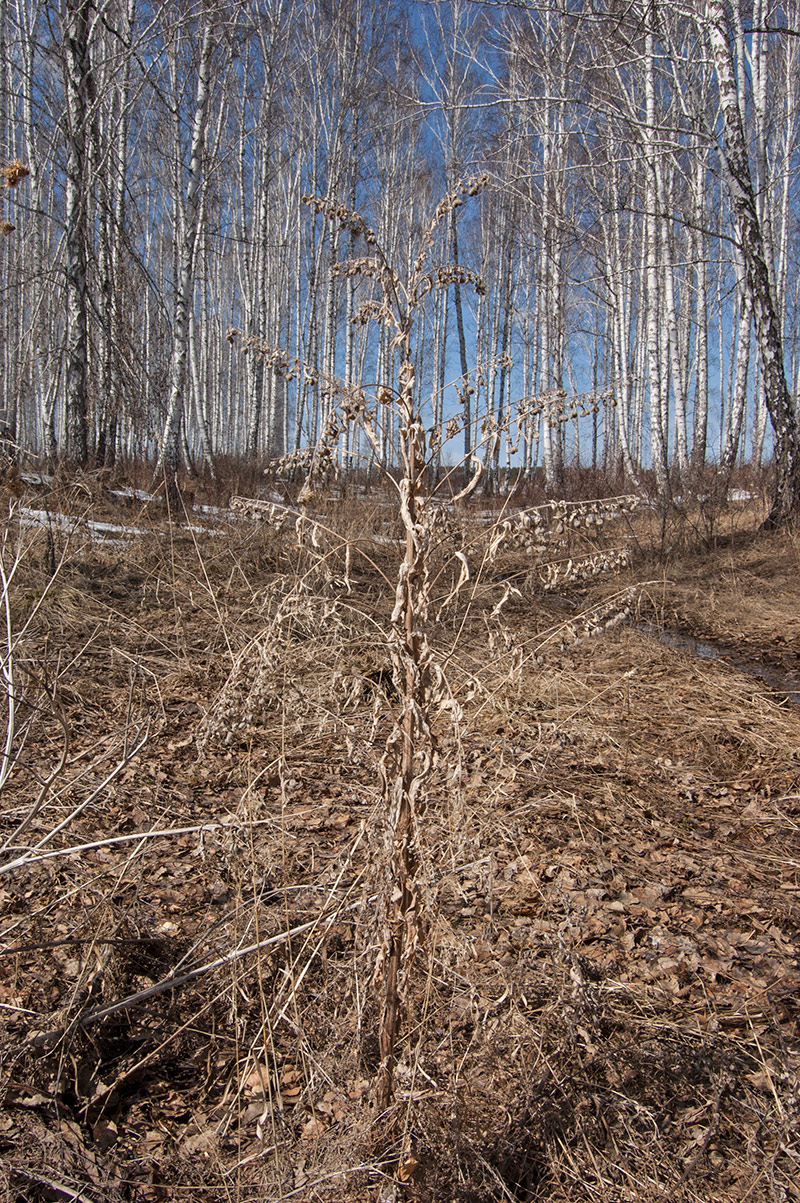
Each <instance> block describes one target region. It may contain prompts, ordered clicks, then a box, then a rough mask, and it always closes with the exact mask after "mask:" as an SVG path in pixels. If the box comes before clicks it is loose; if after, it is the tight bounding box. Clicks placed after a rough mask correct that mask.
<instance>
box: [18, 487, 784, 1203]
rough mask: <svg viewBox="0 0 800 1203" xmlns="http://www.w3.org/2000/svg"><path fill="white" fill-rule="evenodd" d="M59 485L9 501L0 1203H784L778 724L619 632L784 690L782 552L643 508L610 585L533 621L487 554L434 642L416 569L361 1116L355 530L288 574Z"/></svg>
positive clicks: (339, 512)
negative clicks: (430, 668) (387, 1001)
mask: <svg viewBox="0 0 800 1203" xmlns="http://www.w3.org/2000/svg"><path fill="white" fill-rule="evenodd" d="M90 483H91V482H87V486H86V487H83V486H80V485H76V484H75V483H74V482H73V483H72V484H71V485H64V486H60V487H58V488H57V487H56V486H54V487H53V490H52V491H51V492H50V493H49V494H48V495H39V496H36V497H35V496H34V495H33V494H32V492H31V491H30V490H29V491H28V492H27V493H26V494H24V495H23V498H22V499H21V500H22V502H24V503H25V504H26V505H27V506H28V507H29V508H30V509H31V510H33V509H36V510H38V511H40V512H41V513H44V514H45V515H46V517H45V518H44V519H42V520H41V523H42V524H41V525H40V526H39V527H31V526H22V527H21V524H20V518H21V517H23V516H24V515H22V512H21V510H20V503H19V502H17V501H16V500H15V499H14V498H13V497H11V498H9V501H10V505H11V511H12V513H11V519H10V521H9V524H8V527H7V536H6V543H5V548H4V556H3V564H4V567H5V571H6V577H7V578H8V577H9V574H10V572H11V569H12V567H13V566H14V565H16V567H14V573H13V577H12V578H11V579H10V580H9V583H8V589H7V596H8V602H9V604H8V618H9V625H10V629H11V631H12V636H11V650H12V652H13V666H12V667H13V678H14V681H15V683H16V686H15V687H16V690H17V693H16V697H15V711H16V713H15V719H14V722H15V739H14V740H13V747H12V748H11V757H12V758H13V770H12V771H11V772H10V773H9V775H8V780H7V781H6V782H5V785H4V788H3V791H2V798H3V813H2V828H1V829H0V834H1V837H2V838H0V844H4V843H7V845H8V846H7V848H6V849H5V851H4V852H3V856H2V861H0V908H1V915H2V917H1V918H0V1004H2V1005H1V1006H0V1016H2V1021H1V1026H2V1036H1V1037H0V1041H1V1044H0V1052H1V1053H2V1058H3V1073H2V1082H3V1084H4V1085H3V1095H2V1111H1V1112H0V1166H1V1167H2V1173H3V1174H4V1176H5V1192H6V1193H5V1198H7V1199H9V1200H61V1199H81V1200H92V1201H96V1203H100V1201H101V1200H102V1201H103V1203H106V1201H109V1203H111V1201H114V1200H127V1199H131V1200H142V1201H144V1200H147V1201H148V1203H149V1201H151V1200H153V1201H155V1200H162V1199H168V1200H171V1199H180V1198H191V1199H196V1200H209V1201H211V1200H217V1199H219V1200H223V1199H225V1200H230V1199H237V1200H248V1199H253V1200H255V1199H264V1198H270V1199H297V1200H322V1199H331V1200H350V1199H351V1200H366V1199H374V1200H378V1199H380V1200H384V1201H385V1200H389V1199H397V1200H400V1199H408V1200H420V1201H423V1200H430V1201H431V1203H434V1201H436V1203H438V1201H442V1200H460V1201H462V1203H467V1201H469V1203H480V1201H484V1200H486V1201H489V1200H492V1201H493V1200H537V1199H551V1200H560V1199H563V1200H571V1201H583V1200H586V1201H587V1203H588V1201H589V1200H591V1201H600V1200H602V1201H604V1203H621V1201H622V1200H632V1201H633V1200H636V1201H637V1203H638V1201H639V1200H650V1199H652V1200H656V1199H658V1200H662V1199H663V1200H667V1199H669V1200H671V1201H672V1200H684V1199H685V1200H687V1201H688V1200H704V1201H705V1200H707V1201H709V1203H710V1201H711V1200H714V1201H717V1200H727V1199H730V1200H744V1199H748V1200H752V1201H756V1200H770V1201H772V1200H779V1199H780V1200H784V1199H793V1198H797V1197H798V1190H797V1186H796V1180H797V1168H798V1155H799V1154H800V1147H798V1140H797V1126H798V1100H799V1097H800V1096H799V1095H798V1078H797V1071H798V1037H799V1036H800V1032H799V1031H798V1013H797V998H798V987H800V970H799V969H798V963H797V955H798V889H800V882H799V880H798V867H800V855H798V853H799V852H800V848H799V847H798V822H799V816H800V806H799V805H798V799H799V798H800V789H798V782H799V780H800V763H799V762H798V753H799V750H800V711H798V709H797V707H796V706H793V705H792V704H791V703H789V702H788V701H786V700H785V699H783V698H782V697H781V696H780V695H779V694H778V693H776V692H774V691H773V690H771V689H770V688H769V686H768V685H767V684H766V683H765V682H764V681H762V680H761V679H759V678H758V677H756V676H753V675H751V674H749V673H747V672H744V671H743V670H742V667H743V666H742V663H741V662H740V663H739V667H732V665H731V664H730V663H727V662H726V661H725V660H724V659H716V660H710V659H701V658H698V657H696V656H692V655H689V654H685V653H681V652H679V651H676V650H674V649H672V648H670V647H667V646H664V644H662V643H661V642H660V641H659V640H658V638H657V636H656V634H655V633H654V629H653V627H654V626H655V625H658V624H662V625H666V626H667V627H672V628H677V629H681V630H689V631H693V632H695V633H702V634H707V635H710V636H712V637H714V638H715V639H716V640H717V642H718V643H719V644H721V645H722V647H723V651H725V650H726V649H730V650H731V651H733V650H738V652H739V653H740V654H742V655H743V654H744V652H746V655H747V656H749V657H751V658H753V659H755V660H759V658H760V662H763V661H764V659H770V658H771V662H772V663H773V665H774V666H775V667H777V668H781V669H782V670H796V669H797V668H798V667H800V644H799V643H798V630H797V622H798V620H797V614H798V612H800V611H799V609H798V575H799V574H798V544H797V542H796V538H795V536H793V535H792V533H791V532H781V533H775V534H770V535H766V534H756V533H755V532H756V529H757V526H758V523H759V521H760V520H761V518H762V517H763V511H761V510H760V509H759V508H758V507H757V506H756V505H752V506H750V505H748V504H743V505H741V506H739V507H733V509H732V510H730V511H727V512H726V513H725V514H724V515H719V514H718V515H715V524H714V532H713V533H714V538H715V539H716V543H715V544H713V545H712V543H710V542H705V543H704V544H702V546H701V542H700V539H699V535H698V531H699V530H701V529H702V521H703V519H702V516H699V515H694V514H691V515H688V516H684V517H683V518H681V519H679V518H677V517H676V518H674V519H672V518H671V519H670V520H669V523H666V524H665V523H664V522H662V521H660V520H656V518H652V519H651V518H650V517H649V516H648V512H647V511H646V512H644V514H642V513H639V514H638V515H637V516H636V518H635V519H630V517H627V516H623V517H622V518H620V519H618V520H617V522H616V523H615V524H613V523H612V527H613V529H611V530H610V531H609V532H608V533H607V534H606V535H603V536H602V537H601V538H600V539H599V541H598V542H597V545H596V551H597V552H598V553H599V554H600V553H602V554H607V555H608V556H609V557H610V556H612V555H613V554H614V553H615V552H616V550H617V549H618V548H619V547H620V546H621V545H622V544H623V543H624V544H625V545H626V546H630V547H631V548H632V549H633V552H634V555H633V563H632V564H631V565H630V566H628V567H622V568H621V569H620V575H618V576H615V577H610V578H609V577H603V578H594V577H591V576H589V577H588V578H587V579H585V580H582V581H577V582H576V581H573V582H572V583H571V584H570V583H567V584H565V585H563V587H562V586H559V587H558V588H554V589H549V590H548V589H546V588H545V586H546V584H547V583H548V581H547V578H546V574H542V573H539V572H538V571H534V570H532V568H531V559H530V554H531V552H530V547H529V546H528V547H526V546H525V543H524V540H523V539H519V540H517V541H516V542H515V541H514V540H510V541H508V542H507V543H506V544H505V545H504V546H503V548H502V549H498V551H497V553H496V555H495V557H494V563H492V564H491V565H489V564H488V562H487V565H486V567H485V568H484V571H483V572H482V573H481V574H479V575H478V576H477V577H476V579H472V580H470V582H469V584H468V586H467V587H462V589H461V591H460V593H459V594H458V596H457V598H456V600H455V603H454V608H453V609H451V610H450V611H447V610H445V609H443V608H442V606H441V603H442V602H443V601H444V600H445V599H446V598H447V597H448V596H452V591H453V589H454V587H455V585H456V584H457V579H456V575H454V573H456V572H457V568H458V565H456V566H455V569H454V568H453V567H444V566H443V567H442V569H441V573H440V574H439V575H438V576H437V573H436V571H434V572H433V573H432V580H433V581H434V585H433V587H432V595H431V614H432V616H433V624H432V639H435V648H436V652H437V655H438V656H439V657H440V662H441V663H443V664H444V666H445V669H446V680H447V685H448V688H449V689H450V691H451V695H452V703H453V704H452V707H451V709H450V710H449V711H448V712H447V713H446V714H442V715H440V716H439V718H438V720H437V724H438V725H437V728H436V730H435V731H434V732H433V735H434V737H435V744H434V746H435V750H436V755H435V759H434V762H433V764H432V767H431V771H430V776H429V780H428V785H427V807H426V810H425V813H424V815H423V816H422V818H421V823H420V834H421V841H422V854H423V855H422V862H421V863H422V870H421V873H420V879H419V888H420V889H421V891H422V892H423V893H424V899H423V903H424V908H425V914H426V916H427V924H426V930H425V934H424V944H423V946H422V949H421V951H420V954H419V958H418V962H417V969H416V976H415V978H414V985H413V989H412V991H411V993H410V996H409V997H408V998H407V1000H406V1002H407V1014H406V1015H405V1017H404V1020H405V1021H404V1024H403V1027H402V1030H401V1035H400V1042H399V1046H398V1050H397V1054H398V1062H397V1067H396V1070H395V1088H396V1092H395V1099H394V1102H393V1103H392V1105H391V1107H390V1109H389V1110H385V1111H383V1112H380V1111H378V1110H377V1108H376V1107H375V1104H374V1094H373V1090H374V1084H375V1076H376V1073H377V1071H378V1067H379V1061H380V1050H379V1047H378V1040H377V1034H378V1026H379V1020H380V1008H381V998H380V997H379V996H376V990H375V980H374V973H375V953H376V949H377V947H378V945H379V943H380V940H381V932H382V925H383V916H382V914H381V908H382V899H383V898H384V884H385V870H386V865H387V849H386V846H385V841H384V828H383V813H382V807H383V799H382V791H381V785H380V780H379V761H380V757H381V755H382V751H383V749H384V748H385V745H386V739H387V737H388V735H389V733H390V731H391V725H392V722H393V718H392V715H393V713H394V711H395V709H396V706H397V699H396V696H395V688H396V687H395V683H394V680H393V676H392V667H391V651H390V648H389V647H388V645H387V642H386V636H385V632H386V630H387V618H388V615H389V614H390V611H391V608H392V604H393V600H394V599H393V593H392V590H391V589H390V588H389V587H388V586H387V581H386V577H387V575H388V576H389V577H390V579H391V573H392V571H393V565H394V564H395V563H396V558H397V554H396V546H395V544H396V541H397V540H398V539H399V536H400V532H399V530H397V529H396V528H395V526H394V522H395V519H394V518H388V519H387V514H391V512H392V511H391V508H390V507H387V505H386V504H385V499H384V498H382V497H381V495H380V494H376V495H373V496H370V497H365V498H360V499H356V500H350V501H346V502H345V503H344V504H343V503H341V502H338V503H336V504H331V505H327V506H326V505H325V504H324V503H322V502H320V503H319V507H320V508H319V511H318V512H317V514H316V518H315V521H314V522H313V523H312V524H310V525H309V527H308V529H307V531H306V537H305V538H304V539H301V541H300V544H301V545H300V546H299V547H298V545H297V541H296V539H295V538H294V525H293V523H291V524H289V526H288V527H287V525H286V524H283V526H281V524H280V523H279V522H276V521H274V520H273V521H266V522H264V521H262V522H257V521H255V520H254V519H253V516H252V515H251V517H249V518H248V517H243V516H240V517H238V518H237V519H236V520H230V518H229V516H227V515H224V514H213V515H208V514H201V513H199V512H198V511H195V512H191V511H190V510H189V509H188V508H187V510H186V511H185V512H183V513H174V512H173V513H171V514H170V515H169V516H168V515H167V514H166V512H165V511H164V510H161V511H159V512H158V513H151V512H148V510H147V508H146V507H143V506H140V505H139V504H138V503H137V502H136V501H135V499H134V500H133V501H132V502H131V503H129V506H128V508H126V509H125V511H124V512H123V510H122V508H121V503H120V501H119V500H117V501H114V500H113V499H112V498H111V497H110V495H109V494H107V493H106V492H105V489H104V487H100V486H98V487H96V488H95V487H91V488H90V487H88V485H89V484H90ZM484 504H485V503H484V502H483V501H481V500H480V499H478V500H477V501H474V502H472V503H471V507H472V508H471V510H470V512H468V513H465V514H461V515H459V516H458V520H459V521H460V522H461V523H462V527H463V526H466V527H467V528H468V529H467V530H466V532H465V531H464V530H463V529H462V537H465V538H466V540H467V542H469V540H470V539H471V538H473V537H474V538H477V537H478V535H477V533H475V534H474V536H473V534H472V533H471V532H478V531H479V530H480V528H481V524H482V523H484V524H485V522H486V519H485V517H481V515H480V513H479V511H480V509H481V507H482V506H483V505H484ZM491 505H492V506H493V507H494V508H495V509H497V510H499V508H500V505H501V502H500V500H499V499H498V500H496V501H494V502H492V503H491ZM150 509H151V510H152V507H150ZM254 512H255V511H254ZM57 514H61V515H65V514H69V515H70V517H71V522H70V524H64V523H62V522H60V521H58V520H57V519H56V517H55V516H56V515H57ZM87 518H92V519H93V520H95V521H107V522H108V523H110V524H112V525H113V524H124V525H127V526H128V527H133V528H135V529H136V531H137V532H139V533H138V534H136V535H135V536H131V535H125V534H120V533H119V532H111V538H112V539H113V540H116V542H114V541H109V540H108V539H105V540H101V539H100V538H99V535H100V534H101V533H102V532H101V531H99V530H98V529H97V528H95V529H94V531H92V529H91V528H89V527H87V525H86V519H87ZM168 519H169V520H168ZM692 524H694V529H693V526H692ZM106 534H108V532H106ZM290 536H291V537H290ZM442 538H443V539H444V538H446V533H443V534H442ZM17 548H19V549H20V551H19V554H16V549H17ZM652 548H656V549H657V554H655V553H653V552H652V550H651V549H652ZM347 549H350V550H349V552H348V550H347ZM356 553H360V554H356ZM442 564H443V565H445V564H446V560H443V561H442ZM433 566H434V569H435V562H434V565H433ZM54 567H55V570H56V571H55V573H54V574H53V571H52V570H53V568H54ZM632 598H633V599H634V600H633V601H632V600H631V599H632ZM620 599H622V601H620ZM437 603H438V604H437ZM500 603H502V605H500ZM637 607H638V609H637ZM625 609H629V610H630V611H631V618H632V620H634V621H631V622H629V623H620V622H619V621H618V617H619V615H620V614H622V613H623V611H624V610H625ZM587 613H588V614H590V615H591V614H592V613H593V614H594V616H595V617H594V620H588V621H587V619H586V618H585V615H586V614H587ZM438 614H440V615H441V616H440V617H438V618H437V615H438ZM637 617H641V619H642V621H645V620H646V621H647V622H648V623H649V624H650V625H649V626H648V627H647V628H646V629H641V628H640V627H639V626H637V623H636V621H635V620H636V619H637ZM591 632H594V633H595V634H596V637H594V638H585V637H584V635H585V634H586V633H591ZM8 650H9V648H8V646H6V648H5V650H4V653H3V665H4V673H5V671H6V670H7V669H8V667H9V661H8ZM7 692H8V691H7ZM62 762H63V763H62ZM6 764H9V761H8V760H6V761H4V766H5V765H6ZM62 824H63V828H62V827H61V825H62ZM37 845H39V847H38V851H36V852H33V853H32V852H31V851H30V850H31V849H33V848H36V847H37ZM14 860H17V861H22V862H24V863H20V864H18V865H17V867H16V868H14V869H11V870H9V869H8V866H9V864H10V863H11V862H12V861H14Z"/></svg>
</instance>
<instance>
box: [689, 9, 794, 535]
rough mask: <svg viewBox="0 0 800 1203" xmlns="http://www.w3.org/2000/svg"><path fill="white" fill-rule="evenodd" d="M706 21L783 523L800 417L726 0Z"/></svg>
mask: <svg viewBox="0 0 800 1203" xmlns="http://www.w3.org/2000/svg"><path fill="white" fill-rule="evenodd" d="M704 24H705V28H706V31H707V34H708V39H709V43H710V47H711V54H712V59H713V62H714V67H715V70H716V74H717V82H718V85H719V100H720V108H721V110H722V118H723V124H724V131H725V137H724V143H723V145H722V147H721V154H722V160H723V163H724V166H725V174H726V177H727V183H728V190H729V194H730V199H731V205H732V207H733V212H734V216H735V219H736V229H737V233H738V237H739V242H740V245H741V250H742V254H743V256H744V263H745V271H746V279H747V288H748V291H749V294H750V300H751V303H752V306H753V320H754V324H755V331H756V341H757V343H758V350H759V357H760V362H761V372H762V378H763V386H764V397H765V401H766V406H767V410H768V412H769V417H770V421H771V423H772V429H773V432H774V439H775V467H776V482H775V496H774V498H773V502H772V506H771V508H770V512H769V515H768V517H767V520H766V521H767V525H769V526H777V525H779V524H781V523H783V522H786V521H787V520H788V519H790V518H791V517H793V516H794V515H796V514H797V513H798V512H800V448H798V441H797V420H796V417H795V413H794V409H793V407H792V403H791V398H790V396H789V389H788V386H787V383H786V369H785V366H784V361H783V337H782V330H781V323H780V320H779V317H778V312H777V306H776V301H775V297H774V293H773V289H772V285H771V282H770V272H769V268H768V264H767V258H766V252H765V243H764V238H763V233H762V229H761V223H760V222H759V218H758V210H757V207H756V198H755V190H754V188H753V181H752V176H751V172H750V162H749V159H748V153H747V142H746V140H745V134H744V124H743V120H742V112H741V109H740V107H739V98H738V95H737V91H736V80H735V74H734V65H733V53H732V50H731V45H730V40H729V25H728V19H727V14H726V11H725V3H724V0H706V7H705V21H704Z"/></svg>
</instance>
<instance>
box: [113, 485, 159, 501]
mask: <svg viewBox="0 0 800 1203" xmlns="http://www.w3.org/2000/svg"><path fill="white" fill-rule="evenodd" d="M109 492H110V493H111V496H112V497H119V498H121V499H122V500H123V501H153V499H154V494H153V493H148V492H147V490H146V489H132V488H131V487H130V486H129V485H125V486H124V488H122V489H109Z"/></svg>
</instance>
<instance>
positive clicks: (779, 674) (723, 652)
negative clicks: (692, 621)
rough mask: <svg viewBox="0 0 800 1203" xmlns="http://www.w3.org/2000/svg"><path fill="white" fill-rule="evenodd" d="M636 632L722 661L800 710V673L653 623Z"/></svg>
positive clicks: (707, 658) (685, 650)
mask: <svg viewBox="0 0 800 1203" xmlns="http://www.w3.org/2000/svg"><path fill="white" fill-rule="evenodd" d="M636 628H637V630H639V631H642V633H643V634H645V635H649V636H650V637H651V638H652V639H658V640H659V642H661V643H663V644H664V645H665V646H666V647H671V648H674V649H675V650H676V651H678V652H688V653H689V654H690V655H693V656H698V657H699V658H700V659H701V660H721V661H722V662H723V664H730V666H731V668H735V669H737V670H738V671H739V672H743V673H747V674H748V675H749V676H751V677H756V678H757V679H758V680H759V681H763V682H764V684H765V685H768V686H769V688H770V689H771V690H772V691H773V693H775V694H777V695H778V696H779V697H781V698H785V699H786V700H787V701H789V702H793V703H794V705H795V706H800V672H798V671H793V670H792V669H788V668H781V667H780V666H779V665H777V664H762V663H761V661H760V660H757V659H756V658H755V657H754V656H745V655H743V654H742V653H741V652H737V651H736V649H735V648H731V647H728V646H727V645H725V644H721V643H715V642H714V640H712V639H698V638H697V637H696V636H694V635H684V634H683V633H682V632H681V631H672V630H670V629H669V628H668V627H659V626H656V624H655V623H652V622H637V623H636Z"/></svg>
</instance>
